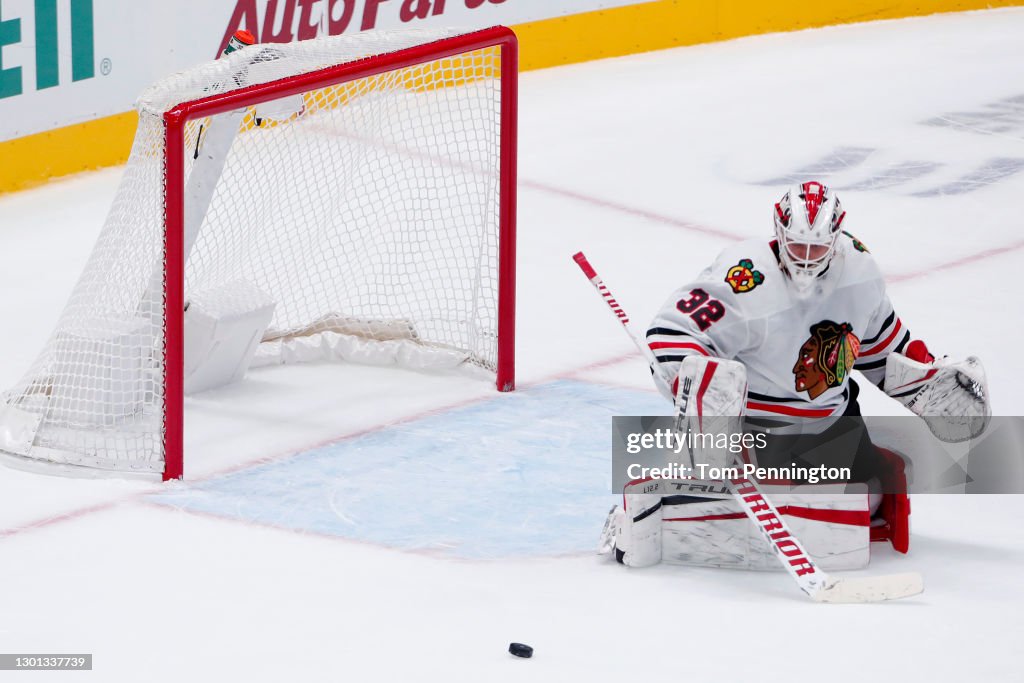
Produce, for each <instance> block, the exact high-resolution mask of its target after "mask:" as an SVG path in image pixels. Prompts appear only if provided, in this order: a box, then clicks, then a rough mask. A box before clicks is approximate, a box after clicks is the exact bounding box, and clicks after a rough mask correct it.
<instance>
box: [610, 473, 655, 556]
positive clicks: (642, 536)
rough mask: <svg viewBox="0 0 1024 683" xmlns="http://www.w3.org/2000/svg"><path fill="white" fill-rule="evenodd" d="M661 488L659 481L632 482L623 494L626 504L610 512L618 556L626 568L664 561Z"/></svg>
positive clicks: (616, 554)
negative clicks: (662, 554) (662, 550)
mask: <svg viewBox="0 0 1024 683" xmlns="http://www.w3.org/2000/svg"><path fill="white" fill-rule="evenodd" d="M661 487H662V482H660V481H640V482H633V483H630V484H629V485H627V486H626V490H625V492H624V493H623V496H622V499H623V507H622V508H621V509H613V510H612V512H611V515H610V518H614V519H609V522H610V523H611V525H612V527H613V528H614V534H615V541H614V547H615V559H616V560H618V561H619V562H620V563H621V564H624V565H626V566H627V567H649V566H651V565H652V564H657V563H658V562H661V528H662V525H661V498H662V488H661ZM616 515H617V516H616ZM608 526H609V524H606V525H605V528H606V529H607V528H608ZM599 552H600V551H599Z"/></svg>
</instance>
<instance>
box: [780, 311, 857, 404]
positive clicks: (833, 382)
mask: <svg viewBox="0 0 1024 683" xmlns="http://www.w3.org/2000/svg"><path fill="white" fill-rule="evenodd" d="M859 353H860V339H858V338H857V335H855V334H854V333H853V328H852V327H851V326H850V323H842V324H839V323H834V322H832V321H831V320H822V321H821V322H820V323H815V324H814V325H811V336H810V338H808V339H807V341H805V342H804V343H803V346H801V347H800V352H799V353H798V354H797V358H796V365H794V366H793V380H794V383H795V384H796V390H797V391H806V392H807V395H808V396H809V397H810V398H811V400H814V399H816V398H818V397H819V396H821V395H822V394H823V393H825V392H826V391H827V390H829V389H831V388H832V387H838V386H841V385H842V383H843V382H844V381H846V376H847V375H849V374H850V370H853V364H854V363H855V362H856V361H857V355H858V354H859Z"/></svg>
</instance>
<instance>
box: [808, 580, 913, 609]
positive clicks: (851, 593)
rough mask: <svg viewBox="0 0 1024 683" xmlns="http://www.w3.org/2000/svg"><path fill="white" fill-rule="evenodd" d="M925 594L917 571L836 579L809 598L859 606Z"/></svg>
mask: <svg viewBox="0 0 1024 683" xmlns="http://www.w3.org/2000/svg"><path fill="white" fill-rule="evenodd" d="M922 591H924V579H923V578H922V577H921V575H920V574H918V573H917V572H908V573H906V574H890V575H888V576H865V577H863V578H837V579H834V580H832V581H829V582H828V583H826V584H825V585H824V586H822V587H821V588H819V589H818V590H817V591H816V592H815V593H814V595H813V596H812V597H813V598H814V599H815V601H817V602H836V603H858V602H882V601H883V600H899V599H900V598H908V597H910V596H912V595H918V594H920V593H921V592H922Z"/></svg>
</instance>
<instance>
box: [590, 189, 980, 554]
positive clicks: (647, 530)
mask: <svg viewBox="0 0 1024 683" xmlns="http://www.w3.org/2000/svg"><path fill="white" fill-rule="evenodd" d="M845 217H846V213H845V212H844V211H843V208H842V206H841V205H840V203H839V199H838V198H837V197H836V194H835V193H834V192H833V191H832V190H831V189H830V188H828V187H826V186H824V185H822V184H821V183H817V182H806V183H802V184H799V185H795V186H793V187H791V188H790V189H789V191H788V192H786V193H785V195H784V196H783V197H782V199H781V200H780V201H779V202H778V203H777V204H775V207H774V227H775V239H773V240H770V241H769V240H767V239H764V240H750V241H745V242H742V243H739V244H736V245H735V246H731V247H729V248H727V249H726V250H724V251H723V252H722V253H721V254H719V256H718V257H717V258H716V259H715V261H714V263H712V264H711V265H710V266H709V267H708V268H707V269H705V270H704V271H703V272H702V273H701V274H700V275H699V276H698V277H697V279H696V280H694V281H693V282H691V283H689V284H687V285H685V286H683V287H681V288H680V289H678V290H676V291H675V292H673V293H672V295H671V296H670V297H669V299H668V301H667V302H666V303H665V305H664V306H663V307H662V308H661V310H660V311H659V312H658V314H657V316H656V317H655V319H654V321H653V322H652V323H651V325H650V328H649V329H648V331H647V338H646V342H647V345H648V346H649V347H650V350H651V351H652V352H653V357H654V359H655V360H656V361H657V363H656V365H657V367H655V368H653V369H654V370H655V372H654V377H655V383H656V384H657V385H658V388H659V390H660V391H661V392H662V393H663V394H664V395H665V396H666V397H667V398H669V399H671V400H673V401H674V402H675V404H676V408H677V421H676V429H677V432H679V431H685V430H694V431H695V430H697V429H698V428H699V427H700V426H701V425H700V424H698V422H703V421H704V420H705V419H706V418H707V416H717V419H722V418H724V419H726V420H732V421H734V422H732V423H728V422H726V423H721V424H723V425H725V426H726V427H727V428H728V425H729V424H742V427H741V428H742V429H745V430H760V433H762V434H763V435H764V442H763V443H764V444H765V447H763V448H756V449H745V450H744V452H743V454H742V455H741V456H739V457H740V459H741V460H742V461H743V462H750V461H756V464H757V465H758V466H762V465H763V466H765V467H775V466H780V465H783V466H792V465H811V466H814V465H817V464H821V463H824V462H828V463H842V464H846V465H848V466H849V468H848V469H849V471H850V472H851V476H850V477H849V479H848V480H846V481H843V482H841V483H838V484H831V483H827V482H825V483H818V482H811V483H813V484H815V485H809V484H808V482H806V481H795V480H792V479H790V480H786V481H778V482H773V481H762V482H761V483H762V485H763V488H764V490H765V492H766V493H768V494H771V497H772V500H773V502H774V504H775V505H776V506H777V507H778V509H779V511H780V513H782V514H783V515H784V516H785V521H786V523H787V524H788V525H789V527H790V528H791V529H792V530H793V532H794V534H795V535H796V536H798V537H799V538H800V539H801V540H802V541H803V543H804V544H805V546H806V548H807V551H808V553H809V554H810V555H811V556H812V557H813V559H814V561H815V562H817V563H818V564H819V565H820V566H821V567H822V568H824V569H854V568H859V567H863V566H865V565H866V564H867V563H868V560H869V556H870V552H869V547H870V543H871V541H887V542H889V543H890V544H891V545H892V547H893V548H894V549H895V550H897V551H899V552H901V553H906V552H907V550H908V548H909V544H910V527H909V516H910V502H909V498H908V494H907V470H906V461H905V460H904V459H903V458H902V457H901V456H900V455H899V454H897V453H895V452H893V451H891V450H887V449H884V448H880V447H878V446H877V445H876V444H874V443H873V442H872V440H871V437H870V435H869V434H868V431H867V429H866V428H865V426H864V422H863V421H862V420H860V419H859V417H860V415H861V411H860V406H859V404H858V400H857V399H858V393H859V387H858V382H857V381H856V380H855V379H854V378H853V377H852V371H854V370H857V371H859V372H860V375H861V377H862V378H863V380H865V381H868V382H871V383H873V384H875V385H876V386H878V387H879V388H880V389H881V390H882V391H884V392H885V393H886V394H887V395H888V396H890V397H892V398H893V399H895V400H896V401H899V402H900V403H902V404H903V405H904V406H906V407H907V408H908V409H909V410H910V411H912V412H913V413H914V414H916V415H918V416H920V417H922V418H923V419H924V420H925V421H926V423H927V425H928V427H929V429H931V431H932V432H933V433H934V435H935V436H936V437H937V438H939V439H941V440H943V441H950V442H955V441H964V440H967V439H970V438H973V437H976V436H978V435H979V434H980V433H981V432H982V431H983V430H984V429H985V426H986V425H987V423H988V420H989V417H990V416H991V410H990V407H989V403H988V393H987V387H986V380H985V373H984V370H983V369H982V366H981V363H980V362H979V361H978V359H977V358H974V357H968V358H965V359H954V358H949V357H941V358H937V357H935V356H934V355H933V354H932V353H931V352H930V351H929V349H928V347H927V346H926V345H925V343H924V342H923V341H921V340H915V339H914V338H913V337H912V335H911V333H910V330H909V329H908V327H907V325H906V323H904V322H903V320H902V319H901V318H900V316H899V315H898V314H897V312H896V311H895V310H894V308H893V306H892V304H891V303H890V300H889V297H888V295H887V293H886V288H885V283H884V280H883V278H882V274H881V272H880V271H879V268H878V266H877V265H876V264H875V261H874V259H873V258H872V256H871V254H870V253H869V252H868V250H867V248H866V247H865V246H864V244H862V243H861V242H860V241H858V240H857V239H856V238H854V237H853V236H852V235H851V234H850V233H848V232H846V231H845V230H843V227H844V226H843V223H844V219H845ZM709 366H711V367H713V369H716V370H717V372H714V374H713V375H712V373H709V372H707V370H708V368H709ZM695 396H696V397H697V398H699V399H700V400H699V402H698V401H695V400H694V397H695ZM694 404H696V408H694ZM740 420H741V421H742V422H738V421H740ZM705 427H706V425H705ZM731 428H732V429H736V428H737V427H735V426H733V427H731ZM705 431H706V429H705ZM689 457H690V458H691V463H692V464H693V465H694V466H697V465H702V464H703V465H705V466H710V467H715V466H717V467H723V466H726V465H728V464H729V459H730V458H731V457H735V456H734V455H733V454H729V453H726V452H723V449H718V450H716V449H715V448H713V447H708V448H702V447H700V446H699V445H698V446H697V447H696V448H694V447H691V448H690V452H689ZM791 469H793V470H795V468H791ZM695 471H696V470H695ZM704 471H708V470H704ZM797 471H798V470H797ZM724 483H725V482H723V481H715V480H710V479H706V480H701V479H690V480H686V479H680V480H673V481H665V480H660V481H659V480H654V481H652V480H641V481H635V482H631V483H630V484H628V485H627V486H626V488H625V491H624V496H623V503H624V504H623V506H621V507H616V508H615V509H613V510H612V512H611V514H610V515H609V518H608V521H607V523H606V524H605V530H604V532H603V534H602V539H601V547H600V552H603V553H614V556H615V557H616V559H617V560H618V561H619V562H620V563H622V564H625V565H628V566H633V567H639V566H647V565H650V564H654V563H657V562H662V561H664V562H671V563H679V564H697V565H706V566H720V567H739V568H754V569H769V568H777V567H778V566H779V564H778V562H777V561H776V558H774V557H773V554H772V549H771V548H770V546H769V543H768V542H767V541H766V540H765V539H764V538H763V537H762V536H761V535H759V534H758V531H757V530H756V529H755V525H753V524H751V523H750V521H749V520H748V519H747V517H746V515H745V514H744V512H743V510H742V509H741V507H740V506H739V504H738V503H737V502H736V499H735V498H734V497H733V496H732V495H730V492H729V490H728V488H727V487H726V486H725V485H724ZM773 484H774V486H773Z"/></svg>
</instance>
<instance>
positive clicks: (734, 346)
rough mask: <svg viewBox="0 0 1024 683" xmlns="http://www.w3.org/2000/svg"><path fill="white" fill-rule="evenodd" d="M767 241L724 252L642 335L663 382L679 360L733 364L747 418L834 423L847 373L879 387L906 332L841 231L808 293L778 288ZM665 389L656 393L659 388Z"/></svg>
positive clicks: (871, 265) (775, 259) (846, 389)
mask: <svg viewBox="0 0 1024 683" xmlns="http://www.w3.org/2000/svg"><path fill="white" fill-rule="evenodd" d="M786 277H787V276H786V274H785V273H784V272H783V270H782V266H781V265H780V261H779V256H778V245H777V243H776V242H774V241H772V242H769V241H767V240H750V241H746V242H742V243H740V244H737V245H735V246H731V247H729V248H727V249H726V250H724V251H723V252H722V253H721V254H719V256H718V258H716V259H715V262H714V263H713V264H711V266H710V267H708V268H707V269H705V270H704V272H702V273H701V274H700V276H699V277H698V278H697V279H696V280H694V281H693V282H691V283H689V284H687V285H685V286H684V287H681V288H680V289H678V290H676V291H675V292H673V294H672V295H671V297H670V298H669V299H668V301H667V302H666V303H665V305H664V306H663V307H662V309H661V310H660V311H659V312H658V314H657V316H656V317H655V318H654V321H653V322H652V323H651V326H650V329H649V330H648V331H647V343H648V345H649V346H650V347H651V350H652V351H653V352H654V355H655V356H656V357H657V359H658V361H659V362H660V363H661V364H662V366H663V368H664V369H665V370H666V371H667V372H666V373H665V374H666V376H668V377H676V376H677V374H678V368H679V364H680V363H681V362H682V360H683V358H685V357H686V356H688V355H693V354H700V355H705V356H715V357H719V358H727V359H734V360H738V361H740V362H742V363H743V364H744V365H745V366H746V368H747V378H748V386H749V392H748V400H747V411H746V412H747V414H748V415H752V416H766V417H767V416H776V417H778V416H780V415H783V416H789V417H812V418H823V417H832V416H839V415H842V414H843V412H844V411H845V410H846V408H847V406H848V404H849V401H850V396H851V390H850V383H849V377H850V372H851V371H852V370H854V369H856V370H860V371H861V372H862V373H863V374H864V375H865V376H866V378H867V379H868V380H869V381H871V382H873V383H874V384H876V385H878V386H882V383H883V381H884V378H885V364H886V358H887V357H888V356H889V354H890V353H893V352H900V351H902V349H903V348H904V346H905V345H906V344H907V343H908V342H909V341H910V332H909V331H908V330H907V328H906V326H905V325H904V324H903V322H902V321H901V320H900V319H899V317H898V316H897V315H896V313H895V311H894V310H893V307H892V304H891V303H890V302H889V297H888V296H887V295H886V290H885V282H884V281H883V279H882V274H881V272H880V271H879V269H878V266H877V265H876V264H875V261H874V259H873V258H872V257H871V255H870V254H869V253H868V251H867V249H866V248H865V247H864V245H863V244H861V243H860V242H859V241H858V240H857V239H855V238H854V237H853V236H852V235H850V234H849V233H845V232H844V233H843V234H842V235H841V236H840V238H839V241H838V243H837V245H836V251H835V255H834V257H833V258H832V261H831V263H830V264H829V265H828V268H827V270H826V271H825V272H824V273H822V274H821V275H820V276H819V277H818V278H817V281H816V283H815V285H814V288H813V289H812V291H810V292H808V293H807V294H806V295H805V296H803V297H800V296H799V295H798V294H797V293H796V291H795V290H794V288H792V287H790V286H789V284H788V283H787V281H786ZM666 389H668V390H672V391H673V392H674V390H675V387H662V390H663V391H664V390H666Z"/></svg>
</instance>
